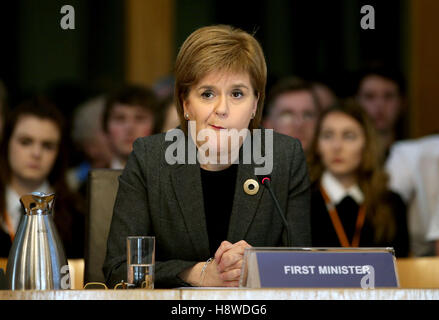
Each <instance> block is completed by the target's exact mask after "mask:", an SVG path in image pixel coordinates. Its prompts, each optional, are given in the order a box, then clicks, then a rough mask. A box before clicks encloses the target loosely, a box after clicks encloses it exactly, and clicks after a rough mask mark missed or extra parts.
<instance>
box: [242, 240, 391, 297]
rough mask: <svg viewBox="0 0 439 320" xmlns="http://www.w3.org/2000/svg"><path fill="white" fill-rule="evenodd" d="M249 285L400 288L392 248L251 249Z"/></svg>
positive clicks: (246, 269) (245, 282)
mask: <svg viewBox="0 0 439 320" xmlns="http://www.w3.org/2000/svg"><path fill="white" fill-rule="evenodd" d="M240 286H241V287H246V288H364V289H373V288H395V287H396V288H397V287H398V286H399V284H398V277H397V273H396V267H395V256H394V251H393V249H392V248H373V249H362V248H352V249H344V248H340V249H338V248H304V249H301V248H250V249H246V252H245V254H244V264H243V271H242V273H241V280H240Z"/></svg>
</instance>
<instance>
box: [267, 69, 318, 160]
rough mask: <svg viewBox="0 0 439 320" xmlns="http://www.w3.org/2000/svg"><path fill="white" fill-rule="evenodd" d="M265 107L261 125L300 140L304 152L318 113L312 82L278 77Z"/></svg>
mask: <svg viewBox="0 0 439 320" xmlns="http://www.w3.org/2000/svg"><path fill="white" fill-rule="evenodd" d="M267 108H268V109H267V116H266V118H265V120H264V127H265V128H267V129H273V130H274V131H276V132H279V133H282V134H285V135H289V136H291V137H294V138H297V139H299V140H300V142H301V143H302V147H303V149H304V150H305V152H307V151H308V148H309V146H310V144H311V140H312V138H313V136H314V131H315V126H316V123H317V118H318V115H319V112H320V105H319V102H318V98H317V95H316V94H315V93H314V91H313V89H312V85H311V84H310V83H308V82H306V81H304V80H302V79H300V78H295V77H291V78H285V79H281V80H280V81H279V82H277V83H276V84H275V85H274V86H273V87H272V89H271V90H270V93H269V95H268V101H267Z"/></svg>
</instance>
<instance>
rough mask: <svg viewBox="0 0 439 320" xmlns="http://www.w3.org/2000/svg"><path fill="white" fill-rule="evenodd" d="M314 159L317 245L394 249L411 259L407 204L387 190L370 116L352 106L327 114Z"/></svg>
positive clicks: (319, 129)
mask: <svg viewBox="0 0 439 320" xmlns="http://www.w3.org/2000/svg"><path fill="white" fill-rule="evenodd" d="M309 157H310V159H309V166H310V176H311V182H312V184H313V185H312V196H311V230H312V239H313V246H314V247H340V246H341V247H377V246H381V247H382V246H384V247H387V246H392V247H394V248H395V251H396V255H397V256H399V257H403V256H407V255H408V252H409V245H408V242H409V241H408V233H407V223H406V214H405V213H406V209H405V205H404V202H403V201H402V200H401V198H400V197H399V195H398V194H396V193H393V192H391V191H389V190H388V189H387V175H386V174H385V173H384V171H383V170H382V169H381V166H380V164H379V162H378V158H377V147H376V141H375V135H374V130H373V127H372V126H371V124H370V122H369V119H368V117H367V115H366V114H365V112H364V111H363V110H362V109H361V108H360V107H358V106H357V105H355V104H353V103H352V102H347V103H345V104H344V105H341V106H336V107H331V108H329V109H327V110H325V111H324V112H323V113H322V115H321V118H320V120H319V123H318V125H317V131H316V136H315V137H314V140H313V142H312V145H311V149H310V154H309Z"/></svg>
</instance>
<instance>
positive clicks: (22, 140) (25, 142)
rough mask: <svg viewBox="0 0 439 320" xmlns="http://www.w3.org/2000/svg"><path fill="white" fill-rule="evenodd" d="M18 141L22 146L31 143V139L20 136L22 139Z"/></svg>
mask: <svg viewBox="0 0 439 320" xmlns="http://www.w3.org/2000/svg"><path fill="white" fill-rule="evenodd" d="M18 142H19V143H20V144H21V145H22V146H28V145H30V144H32V139H29V138H22V139H19V140H18Z"/></svg>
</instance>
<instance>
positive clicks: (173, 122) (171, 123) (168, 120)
mask: <svg viewBox="0 0 439 320" xmlns="http://www.w3.org/2000/svg"><path fill="white" fill-rule="evenodd" d="M159 109H160V110H159V113H160V120H159V122H158V123H157V125H158V126H159V127H160V128H161V129H160V130H159V131H160V132H166V131H168V130H171V129H174V128H176V127H177V126H179V125H180V119H179V117H178V112H177V108H176V107H175V102H174V97H173V96H169V97H167V98H165V99H163V100H162V101H161V102H160V107H159Z"/></svg>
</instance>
